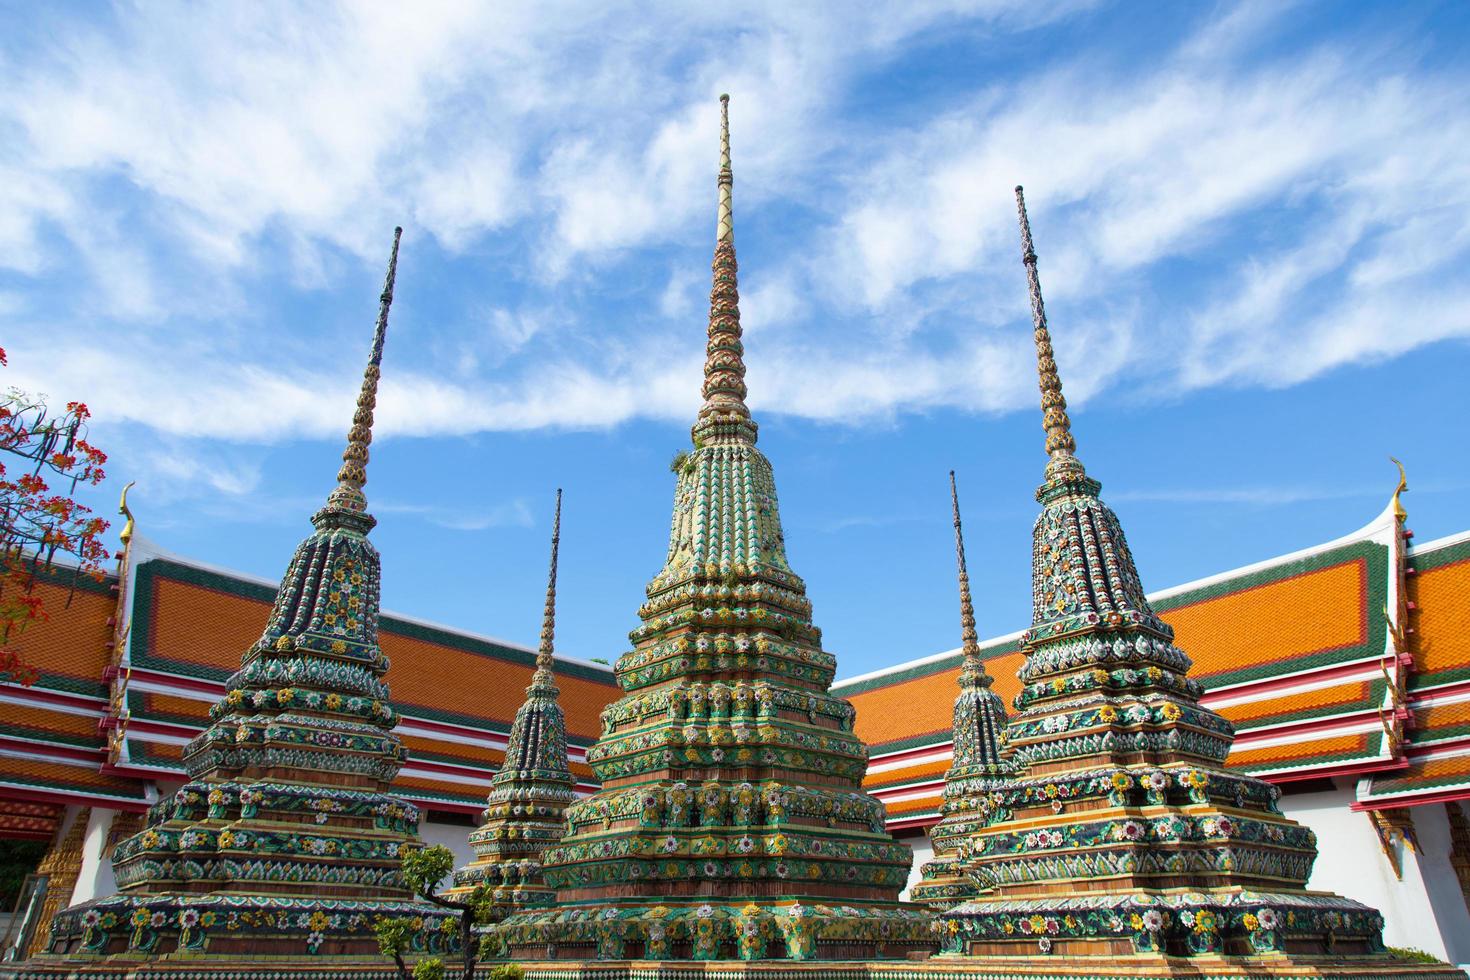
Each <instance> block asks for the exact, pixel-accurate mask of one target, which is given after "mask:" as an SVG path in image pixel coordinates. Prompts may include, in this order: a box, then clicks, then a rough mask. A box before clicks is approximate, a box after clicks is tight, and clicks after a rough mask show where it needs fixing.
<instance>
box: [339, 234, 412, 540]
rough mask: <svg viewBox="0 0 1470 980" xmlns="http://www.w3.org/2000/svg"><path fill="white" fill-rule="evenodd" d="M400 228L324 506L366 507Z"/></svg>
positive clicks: (355, 509)
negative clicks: (370, 449)
mask: <svg viewBox="0 0 1470 980" xmlns="http://www.w3.org/2000/svg"><path fill="white" fill-rule="evenodd" d="M402 237H403V229H402V228H394V229H393V251H392V253H391V254H390V255H389V256H388V275H387V277H386V278H385V279H384V281H383V294H382V296H381V297H379V299H378V327H377V329H376V330H374V331H373V347H372V351H371V352H370V354H369V355H368V363H367V368H366V369H365V370H364V371H363V373H362V390H361V391H359V392H358V395H357V411H356V413H354V414H353V416H352V428H351V429H349V430H348V431H347V448H346V449H344V450H342V468H341V469H340V470H338V471H337V487H336V489H334V490H333V491H332V492H331V494H330V495H329V496H328V497H327V508H328V509H341V510H350V511H356V512H358V513H361V512H364V511H366V510H367V497H366V495H364V494H363V492H362V488H363V485H364V484H366V483H367V462H368V446H370V445H371V444H372V441H373V409H374V407H376V406H377V403H378V378H379V377H380V375H381V370H380V365H381V364H382V363H383V341H384V340H385V339H386V337H387V334H388V308H389V307H391V306H392V305H393V281H394V279H395V278H397V276H398V240H399V239H400V238H402Z"/></svg>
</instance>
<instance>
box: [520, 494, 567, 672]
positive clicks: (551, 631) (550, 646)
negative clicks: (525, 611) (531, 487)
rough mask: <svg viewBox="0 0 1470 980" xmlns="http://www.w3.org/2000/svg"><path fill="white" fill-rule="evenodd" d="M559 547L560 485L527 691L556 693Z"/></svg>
mask: <svg viewBox="0 0 1470 980" xmlns="http://www.w3.org/2000/svg"><path fill="white" fill-rule="evenodd" d="M560 547H561V487H557V488H556V517H555V518H554V519H553V520H552V523H551V572H550V574H549V575H548V576H547V580H546V608H545V610H544V611H543V613H542V615H541V643H540V645H539V646H538V647H537V648H536V673H535V675H534V676H533V677H532V678H531V687H530V688H529V689H528V693H529V692H530V691H534V690H538V689H539V690H542V691H547V690H549V691H550V692H551V693H553V694H554V693H556V682H555V681H554V680H553V679H552V676H551V668H552V665H553V664H554V663H555V660H554V659H553V656H552V654H553V651H554V649H555V644H554V641H555V639H556V555H557V551H558V550H559V549H560Z"/></svg>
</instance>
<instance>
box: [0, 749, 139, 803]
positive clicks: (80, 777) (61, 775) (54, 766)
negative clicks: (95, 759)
mask: <svg viewBox="0 0 1470 980" xmlns="http://www.w3.org/2000/svg"><path fill="white" fill-rule="evenodd" d="M100 765H101V763H100V761H99V763H98V767H92V766H68V765H63V764H62V763H59V762H48V761H45V760H42V759H13V758H8V757H0V783H16V784H20V785H21V786H22V787H34V788H35V789H37V790H43V791H44V790H48V789H53V790H70V791H72V792H80V793H88V792H95V793H100V794H103V795H107V796H112V797H120V798H123V799H129V800H141V799H143V784H142V783H141V782H139V781H138V780H136V779H127V778H125V777H122V776H107V775H103V774H102V773H101V772H100V771H99V768H100ZM4 791H5V790H4V788H3V787H0V793H3V792H4Z"/></svg>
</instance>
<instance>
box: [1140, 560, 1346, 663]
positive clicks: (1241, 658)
mask: <svg viewBox="0 0 1470 980" xmlns="http://www.w3.org/2000/svg"><path fill="white" fill-rule="evenodd" d="M1367 574H1368V563H1367V561H1366V560H1365V559H1362V558H1356V559H1353V560H1351V561H1346V562H1343V563H1341V564H1338V565H1331V566H1328V567H1326V568H1322V569H1318V570H1316V571H1309V572H1304V573H1302V574H1300V575H1294V576H1291V577H1289V578H1283V579H1277V580H1276V581H1273V582H1268V583H1266V584H1263V585H1258V586H1255V587H1254V588H1246V589H1241V590H1240V591H1234V592H1226V593H1225V594H1223V595H1216V596H1213V597H1210V598H1206V599H1202V600H1200V601H1197V602H1191V603H1188V604H1185V605H1179V606H1174V607H1172V608H1170V609H1168V610H1167V611H1166V612H1163V613H1161V616H1162V618H1163V619H1164V621H1165V622H1167V623H1168V624H1169V625H1170V626H1172V627H1174V638H1175V642H1176V643H1177V644H1178V645H1179V646H1180V647H1181V648H1182V649H1183V650H1184V652H1186V653H1188V654H1189V655H1190V657H1192V658H1193V659H1194V669H1193V670H1192V671H1191V672H1190V676H1192V677H1194V678H1195V679H1196V680H1199V681H1201V682H1203V683H1204V684H1205V685H1206V686H1208V685H1209V678H1210V676H1211V675H1212V674H1223V673H1226V672H1227V671H1236V670H1240V669H1241V668H1243V667H1249V666H1253V665H1256V664H1265V663H1271V662H1273V661H1277V660H1289V659H1292V658H1295V657H1300V656H1303V655H1305V654H1310V653H1316V652H1318V651H1321V650H1331V649H1334V648H1336V647H1343V646H1352V645H1354V644H1357V643H1361V642H1363V640H1364V639H1365V637H1366V634H1367V622H1366V615H1367V605H1366V603H1365V602H1364V596H1365V593H1366V589H1367Z"/></svg>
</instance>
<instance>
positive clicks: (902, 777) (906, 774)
mask: <svg viewBox="0 0 1470 980" xmlns="http://www.w3.org/2000/svg"><path fill="white" fill-rule="evenodd" d="M948 771H949V760H948V759H939V760H937V761H935V762H926V763H923V764H922V765H917V766H909V767H907V768H904V769H887V770H884V771H883V772H879V773H869V774H868V775H867V777H866V778H865V779H864V780H863V788H864V789H867V790H872V789H875V788H878V787H881V786H894V785H897V784H899V783H911V782H914V781H915V780H919V779H926V778H927V779H933V778H936V777H938V778H943V777H944V774H945V773H946V772H948Z"/></svg>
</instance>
